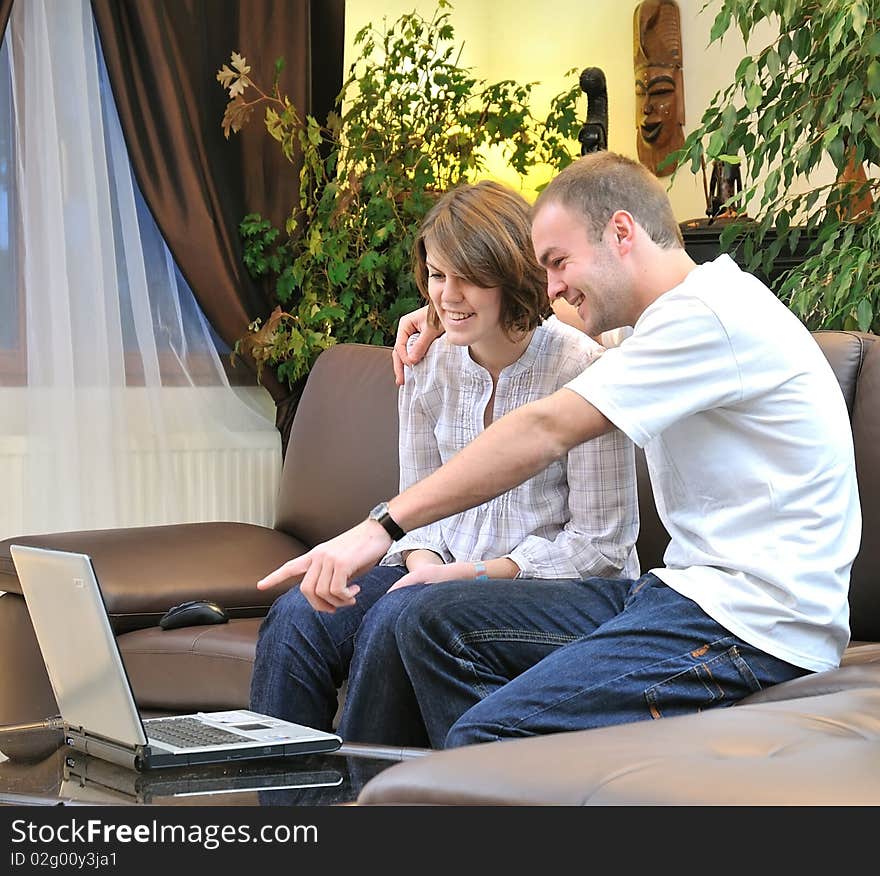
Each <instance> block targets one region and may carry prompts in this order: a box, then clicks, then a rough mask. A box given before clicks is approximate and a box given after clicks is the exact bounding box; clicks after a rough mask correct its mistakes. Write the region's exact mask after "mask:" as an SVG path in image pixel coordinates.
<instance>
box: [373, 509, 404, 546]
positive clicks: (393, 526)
mask: <svg viewBox="0 0 880 876" xmlns="http://www.w3.org/2000/svg"><path fill="white" fill-rule="evenodd" d="M368 516H369V518H370V520H375V521H376V522H377V523H381V524H382V528H383V529H384V530H385V532H387V533H388V534H389V535H390V536H391V540H392V541H397V540H398V539H401V538H403V537H404V536H405V535H406V533H405V532H404V531H403V530H402V529H401V528H400V526H398V524H397V521H396V520H395V519H394V518H393V517H392V516H391V515H390V514H389V513H388V503H387V502H380V503H379V504H378V505H377V506H376V507H375V508H374V509H373V510H372V511H370V513H369V515H368Z"/></svg>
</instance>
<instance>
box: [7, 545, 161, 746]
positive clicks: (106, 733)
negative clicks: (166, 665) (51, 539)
mask: <svg viewBox="0 0 880 876" xmlns="http://www.w3.org/2000/svg"><path fill="white" fill-rule="evenodd" d="M10 553H11V554H12V560H13V562H14V563H15V569H16V572H17V573H18V579H19V582H20V583H21V589H22V593H23V594H24V598H25V602H26V603H27V608H28V612H29V613H30V616H31V622H32V623H33V626H34V631H35V633H36V636H37V642H38V643H39V646H40V650H41V651H42V654H43V660H44V662H45V664H46V671H47V673H48V675H49V681H50V683H51V685H52V690H53V692H54V693H55V699H56V700H57V702H58V709H59V711H60V713H61V717H62V718H63V719H64V721H65V722H66V723H67V724H68V725H70V726H71V727H73V728H82V730H83V731H85V732H87V733H91V734H96V735H98V736H102V737H105V738H107V739H110V740H114V741H116V742H120V743H122V744H124V745H126V746H130V747H132V748H134V746H136V745H145V744H146V742H147V740H146V736H145V735H144V728H143V724H142V723H141V719H140V715H139V714H138V711H137V707H136V706H135V702H134V698H133V696H132V692H131V686H130V684H129V681H128V676H127V675H126V672H125V666H124V665H123V662H122V657H121V656H120V654H119V648H118V646H117V644H116V639H115V637H114V635H113V630H112V628H111V627H110V620H109V618H108V617H107V610H106V608H105V605H104V598H103V596H102V595H101V590H100V588H99V587H98V580H97V578H96V576H95V570H94V568H93V566H92V561H91V559H90V558H89V557H88V556H86V555H85V554H77V553H68V552H65V551H53V550H48V549H45V548H35V547H26V546H23V545H11V546H10Z"/></svg>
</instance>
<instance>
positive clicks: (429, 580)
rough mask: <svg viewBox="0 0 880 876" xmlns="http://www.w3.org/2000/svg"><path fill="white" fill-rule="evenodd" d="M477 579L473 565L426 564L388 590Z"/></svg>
mask: <svg viewBox="0 0 880 876" xmlns="http://www.w3.org/2000/svg"><path fill="white" fill-rule="evenodd" d="M476 577H477V569H476V566H474V564H473V563H446V564H445V565H442V566H441V565H437V564H436V563H426V564H425V565H423V566H419V567H418V568H417V569H416V570H415V571H414V572H409V573H408V574H406V575H404V576H403V577H402V578H401V579H400V580H399V581H397V582H396V583H395V584H393V585H392V586H391V587H389V588H388V592H389V593H390V592H391V591H392V590H399V589H400V588H401V587H411V586H412V585H413V584H437V583H439V582H440V581H467V580H469V579H471V578H476Z"/></svg>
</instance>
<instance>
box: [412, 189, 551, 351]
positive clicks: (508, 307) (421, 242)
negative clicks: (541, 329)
mask: <svg viewBox="0 0 880 876" xmlns="http://www.w3.org/2000/svg"><path fill="white" fill-rule="evenodd" d="M530 210H531V208H530V206H529V204H528V202H527V201H526V200H525V198H523V197H522V195H520V194H519V193H517V192H515V191H514V190H513V189H510V188H508V187H507V186H504V185H501V184H500V183H496V182H492V181H491V180H484V181H482V182H478V183H474V184H467V185H461V186H458V187H456V188H454V189H452V190H450V191H449V192H447V193H446V194H445V195H443V196H442V197H441V198H440V200H439V201H438V202H437V203H436V204H435V205H434V206H433V207H432V208H431V210H430V212H429V213H428V214H427V216H425V218H424V220H423V221H422V225H421V228H420V229H419V233H418V236H417V237H416V241H415V245H414V246H413V273H414V274H415V279H416V285H417V286H418V288H419V291H420V292H421V293H422V295H423V296H424V298H425V299H426V300H427V302H428V323H429V325H431V326H433V327H434V328H440V318H439V317H438V316H437V312H436V311H435V310H434V307H433V305H432V304H431V300H430V298H429V297H428V267H427V247H430V248H431V250H432V251H433V252H435V253H437V254H438V255H442V257H443V261H444V263H445V265H446V266H447V267H448V268H449V270H450V271H452V272H453V273H454V274H455V275H456V276H459V277H461V278H462V279H464V280H466V281H467V282H468V283H473V284H474V285H476V286H479V287H481V288H483V289H491V288H493V287H495V286H498V287H500V288H501V290H502V297H501V315H500V321H501V327H502V329H503V330H504V331H505V333H506V334H508V335H509V336H513V335H516V334H519V333H523V332H527V331H531V330H532V329H533V328H535V326H537V325H538V324H539V323H541V321H542V320H543V319H544V318H545V317H546V316H548V315H549V314H550V313H551V308H550V301H549V299H548V297H547V276H546V274H545V272H544V270H543V268H541V266H540V265H539V264H538V262H537V259H536V258H535V253H534V249H533V248H532V237H531V218H530Z"/></svg>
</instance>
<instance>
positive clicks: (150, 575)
mask: <svg viewBox="0 0 880 876" xmlns="http://www.w3.org/2000/svg"><path fill="white" fill-rule="evenodd" d="M10 543H18V544H26V545H39V546H41V547H46V548H53V549H57V550H67V551H76V552H78V553H85V554H89V556H91V558H92V561H93V563H94V566H95V572H96V573H97V575H98V581H99V582H100V585H101V593H102V594H103V596H104V601H105V603H106V604H107V611H108V613H109V615H110V622H111V624H112V626H113V629H114V631H115V632H117V633H120V632H126V631H128V630H133V629H139V628H141V627H150V626H154V625H155V624H157V623H158V622H159V618H160V617H161V616H162V615H163V614H164V613H165V612H166V611H167V610H168V609H169V608H171V606H172V605H177V604H179V603H181V602H186V601H187V600H190V599H212V600H214V601H215V602H219V603H220V604H221V605H222V606H223V607H224V608H226V609H227V611H229V614H230V616H231V617H248V616H256V615H264V614H265V613H266V611H267V610H268V607H269V605H271V604H272V601H273V600H274V599H276V598H277V597H278V594H279V593H282V592H283V591H284V590H285V589H287V587H289V586H290V585H286V586H281V587H276V588H273V589H272V590H265V591H261V590H257V588H256V586H255V584H256V581H257V579H259V578H261V577H262V576H263V575H265V574H266V573H267V572H270V571H272V569H275V568H277V567H278V566H279V565H281V564H282V563H284V562H285V561H287V560H289V559H291V558H292V557H297V556H299V555H300V554H302V553H304V552H305V550H306V546H305V545H304V544H303V543H302V542H300V541H298V540H297V539H295V538H293V537H292V536H290V535H287V534H286V533H284V532H277V531H276V530H274V529H269V528H267V527H265V526H257V525H255V524H251V523H187V524H177V525H170V526H144V527H132V528H129V529H99V530H92V531H84V532H63V533H53V534H49V535H30V536H22V537H19V538H12V539H7V540H6V541H4V542H0V590H5V591H8V592H11V593H21V586H20V585H19V583H18V578H17V577H16V575H15V568H14V566H13V565H12V558H11V556H10V554H9V545H10Z"/></svg>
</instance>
